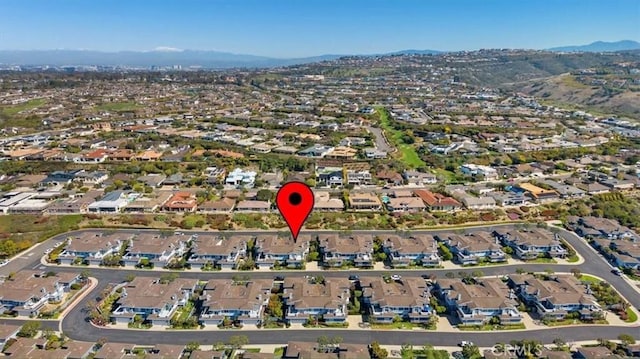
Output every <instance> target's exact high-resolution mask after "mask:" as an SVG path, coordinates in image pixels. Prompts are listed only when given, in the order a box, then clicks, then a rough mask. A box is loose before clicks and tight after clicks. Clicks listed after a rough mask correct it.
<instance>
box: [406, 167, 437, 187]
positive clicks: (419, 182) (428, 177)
mask: <svg viewBox="0 0 640 359" xmlns="http://www.w3.org/2000/svg"><path fill="white" fill-rule="evenodd" d="M402 177H404V179H405V181H407V184H410V185H414V186H425V185H430V184H436V183H437V182H438V178H437V177H436V175H434V174H433V173H424V172H419V171H413V170H405V171H404V172H403V173H402Z"/></svg>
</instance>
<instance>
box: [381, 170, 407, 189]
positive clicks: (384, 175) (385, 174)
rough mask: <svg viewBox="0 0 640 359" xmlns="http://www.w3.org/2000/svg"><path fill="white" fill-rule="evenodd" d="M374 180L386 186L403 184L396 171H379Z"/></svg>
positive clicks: (402, 179)
mask: <svg viewBox="0 0 640 359" xmlns="http://www.w3.org/2000/svg"><path fill="white" fill-rule="evenodd" d="M376 178H377V179H378V180H380V181H383V182H384V183H385V185H388V186H401V185H403V184H404V178H402V175H401V174H400V173H398V172H396V171H392V170H381V171H378V172H377V173H376Z"/></svg>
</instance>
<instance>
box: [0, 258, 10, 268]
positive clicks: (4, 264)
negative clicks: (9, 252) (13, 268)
mask: <svg viewBox="0 0 640 359" xmlns="http://www.w3.org/2000/svg"><path fill="white" fill-rule="evenodd" d="M7 263H9V260H7V259H3V260H2V261H0V267H3V266H6V265H7Z"/></svg>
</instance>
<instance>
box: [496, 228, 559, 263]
mask: <svg viewBox="0 0 640 359" xmlns="http://www.w3.org/2000/svg"><path fill="white" fill-rule="evenodd" d="M493 234H494V235H495V236H496V237H497V238H498V239H499V240H500V242H502V244H503V245H505V246H509V247H511V248H513V253H514V254H515V255H516V256H517V257H518V258H520V259H535V258H538V257H540V256H549V257H559V258H564V257H565V256H566V255H567V250H566V249H565V248H563V247H562V244H561V243H560V240H559V236H558V234H557V233H553V232H551V231H548V230H546V229H543V228H533V229H520V230H517V229H513V228H504V227H503V228H499V229H497V230H495V231H494V233H493Z"/></svg>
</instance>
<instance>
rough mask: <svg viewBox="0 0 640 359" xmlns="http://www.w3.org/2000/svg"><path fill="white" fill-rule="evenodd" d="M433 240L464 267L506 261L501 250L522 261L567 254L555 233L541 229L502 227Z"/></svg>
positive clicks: (504, 254)
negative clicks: (447, 250)
mask: <svg viewBox="0 0 640 359" xmlns="http://www.w3.org/2000/svg"><path fill="white" fill-rule="evenodd" d="M436 239H437V240H438V241H440V242H442V243H443V244H444V245H446V246H447V247H448V248H449V249H450V250H451V252H452V253H453V254H454V256H455V259H456V261H457V262H459V263H460V264H463V265H468V264H478V262H479V261H489V262H494V263H495V262H505V261H506V260H507V255H506V253H505V252H504V250H503V248H504V247H510V248H512V249H513V253H514V255H515V256H516V257H517V258H519V259H523V260H527V259H535V258H538V257H540V256H546V257H559V258H564V257H565V256H566V255H567V253H568V250H567V249H566V248H564V247H563V246H562V243H561V242H560V237H559V236H558V234H557V233H553V232H551V231H549V230H546V229H544V228H534V229H526V228H524V229H517V228H513V227H503V228H499V229H497V230H495V231H493V232H488V231H473V232H468V233H465V234H457V233H454V234H442V235H440V234H439V235H437V236H436Z"/></svg>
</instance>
